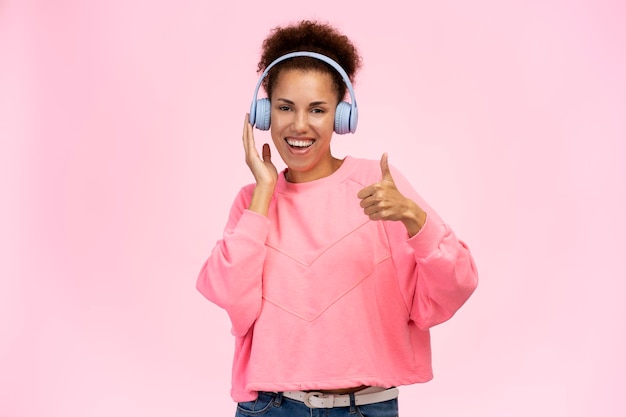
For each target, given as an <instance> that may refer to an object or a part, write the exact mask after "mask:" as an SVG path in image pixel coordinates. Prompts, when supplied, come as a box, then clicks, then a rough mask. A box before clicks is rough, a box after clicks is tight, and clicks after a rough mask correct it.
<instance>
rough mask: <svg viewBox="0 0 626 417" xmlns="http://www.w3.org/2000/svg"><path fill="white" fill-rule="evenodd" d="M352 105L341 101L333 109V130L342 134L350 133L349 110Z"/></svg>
mask: <svg viewBox="0 0 626 417" xmlns="http://www.w3.org/2000/svg"><path fill="white" fill-rule="evenodd" d="M351 109H352V107H351V106H350V104H349V103H347V102H345V101H342V102H341V103H339V104H337V108H336V109H335V132H336V133H338V134H340V135H344V134H346V133H350V131H351V129H350V111H351Z"/></svg>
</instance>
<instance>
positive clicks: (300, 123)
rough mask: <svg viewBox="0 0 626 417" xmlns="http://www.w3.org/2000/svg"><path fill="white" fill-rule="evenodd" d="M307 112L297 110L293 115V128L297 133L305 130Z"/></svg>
mask: <svg viewBox="0 0 626 417" xmlns="http://www.w3.org/2000/svg"><path fill="white" fill-rule="evenodd" d="M308 123H309V121H308V112H307V111H305V110H304V111H303V110H299V111H296V112H295V114H294V117H293V130H294V131H295V132H297V133H302V132H306V130H307V126H308Z"/></svg>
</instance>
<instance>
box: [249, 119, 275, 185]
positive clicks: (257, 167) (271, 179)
mask: <svg viewBox="0 0 626 417" xmlns="http://www.w3.org/2000/svg"><path fill="white" fill-rule="evenodd" d="M248 120H249V116H248V114H246V118H245V120H244V124H243V148H244V150H245V152H246V164H247V165H248V167H249V168H250V171H252V175H254V179H255V181H256V183H257V185H261V186H269V187H272V189H273V187H274V186H275V185H276V181H277V179H278V171H277V170H276V167H275V166H274V164H273V163H272V153H271V151H270V146H269V145H268V144H267V143H265V144H263V151H262V153H263V159H261V157H260V156H259V152H258V151H257V149H256V144H255V142H254V133H253V129H252V125H251V124H250V122H249V121H248Z"/></svg>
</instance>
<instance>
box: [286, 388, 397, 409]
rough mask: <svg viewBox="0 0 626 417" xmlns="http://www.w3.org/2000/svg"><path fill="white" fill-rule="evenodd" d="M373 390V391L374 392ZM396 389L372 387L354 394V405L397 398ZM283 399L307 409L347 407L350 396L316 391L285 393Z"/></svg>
mask: <svg viewBox="0 0 626 417" xmlns="http://www.w3.org/2000/svg"><path fill="white" fill-rule="evenodd" d="M374 390H375V391H374ZM372 391H374V392H372ZM398 392H399V391H398V388H389V389H378V388H374V387H370V388H365V389H364V390H361V391H357V392H355V393H354V402H355V405H366V404H374V403H380V402H383V401H389V400H393V399H394V398H398ZM283 397H287V398H291V399H292V400H296V401H300V402H303V403H304V404H305V405H306V406H307V407H309V408H333V407H349V406H350V394H341V395H337V394H324V393H322V392H316V391H310V392H307V391H285V392H283Z"/></svg>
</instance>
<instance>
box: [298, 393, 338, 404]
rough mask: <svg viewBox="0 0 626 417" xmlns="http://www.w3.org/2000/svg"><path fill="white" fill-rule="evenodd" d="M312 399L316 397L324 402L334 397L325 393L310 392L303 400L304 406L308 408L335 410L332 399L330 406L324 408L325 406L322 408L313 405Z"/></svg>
mask: <svg viewBox="0 0 626 417" xmlns="http://www.w3.org/2000/svg"><path fill="white" fill-rule="evenodd" d="M311 397H315V398H318V399H320V400H322V401H324V399H326V398H330V397H332V396H327V395H325V394H324V393H323V392H317V391H309V392H307V393H306V394H304V399H303V400H302V402H303V403H304V405H306V406H307V407H309V408H333V404H332V399H331V404H330V406H328V405H327V406H324V405H323V404H322V405H321V406H319V405H315V404H311V401H310V400H311Z"/></svg>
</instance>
